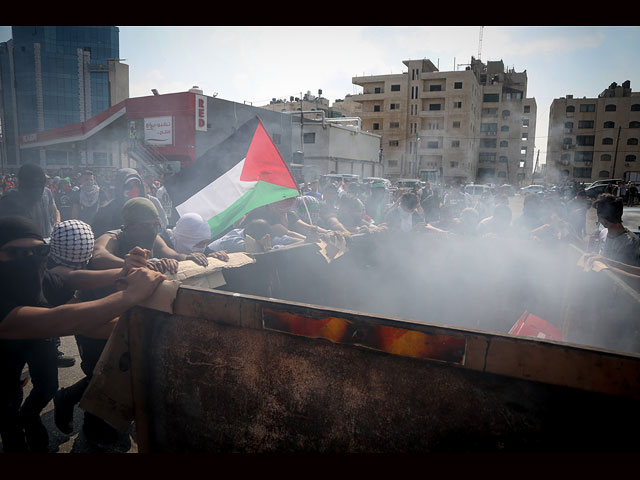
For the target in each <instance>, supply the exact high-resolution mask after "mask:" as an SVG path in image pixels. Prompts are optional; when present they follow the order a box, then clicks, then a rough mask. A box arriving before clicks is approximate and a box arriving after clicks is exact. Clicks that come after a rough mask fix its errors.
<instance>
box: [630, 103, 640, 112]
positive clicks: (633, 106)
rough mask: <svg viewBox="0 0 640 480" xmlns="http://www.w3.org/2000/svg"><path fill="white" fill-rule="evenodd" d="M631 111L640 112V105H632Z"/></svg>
mask: <svg viewBox="0 0 640 480" xmlns="http://www.w3.org/2000/svg"><path fill="white" fill-rule="evenodd" d="M631 111H632V112H640V103H634V104H633V105H631Z"/></svg>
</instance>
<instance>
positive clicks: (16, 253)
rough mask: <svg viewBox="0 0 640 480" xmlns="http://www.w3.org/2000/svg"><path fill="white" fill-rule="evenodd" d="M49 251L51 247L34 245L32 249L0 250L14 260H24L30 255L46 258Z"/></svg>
mask: <svg viewBox="0 0 640 480" xmlns="http://www.w3.org/2000/svg"><path fill="white" fill-rule="evenodd" d="M50 251H51V247H50V246H49V245H46V244H42V245H34V246H33V247H5V248H2V249H0V252H6V253H7V254H8V255H9V256H10V257H11V258H12V259H14V260H19V259H22V258H26V257H28V256H30V255H35V256H37V257H46V256H47V255H49V252H50Z"/></svg>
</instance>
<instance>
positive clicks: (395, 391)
mask: <svg viewBox="0 0 640 480" xmlns="http://www.w3.org/2000/svg"><path fill="white" fill-rule="evenodd" d="M403 241H404V242H406V240H403ZM468 241H469V240H464V242H468ZM421 242H422V243H415V241H413V240H412V241H411V245H408V244H406V243H405V244H399V243H398V242H397V240H395V241H393V242H386V241H385V240H384V239H380V238H374V237H373V236H365V237H363V238H356V239H353V240H352V241H351V243H350V245H349V250H348V251H347V252H346V253H344V254H343V255H341V256H339V257H337V258H334V259H332V260H331V261H330V262H328V261H327V259H326V258H325V257H324V256H323V255H321V254H320V253H319V251H318V250H319V249H318V247H317V245H303V246H300V247H296V248H288V249H283V250H282V251H274V252H269V253H265V254H259V255H255V259H256V261H255V262H254V263H251V264H246V265H243V266H241V267H239V268H235V269H227V270H225V271H224V277H225V280H226V285H225V286H223V287H220V288H219V289H202V288H197V287H190V286H182V287H180V288H179V289H178V290H177V294H176V297H175V300H174V302H173V305H172V309H171V311H170V312H160V311H157V310H153V309H150V308H144V307H136V308H134V309H132V310H131V311H129V312H128V313H127V314H125V315H123V316H122V317H121V319H120V321H119V322H118V326H117V328H116V331H115V332H114V334H112V336H111V338H110V340H109V342H108V345H107V348H106V349H105V352H104V354H103V356H102V358H101V360H100V363H99V365H98V367H97V368H96V373H95V375H94V378H93V380H92V383H91V385H90V387H89V388H88V390H87V392H86V394H85V397H84V398H83V400H82V402H81V407H82V408H85V409H87V410H90V411H92V412H94V413H96V414H97V415H100V416H102V417H103V418H105V419H107V420H108V421H110V422H111V423H112V424H114V425H115V426H118V427H122V428H124V427H126V426H127V425H128V424H129V423H130V422H131V421H135V423H136V432H137V441H138V449H139V451H140V452H334V453H335V452H496V451H508V452H513V451H517V452H547V451H548V452H584V451H598V452H601V451H607V452H637V451H639V450H640V440H638V439H637V435H636V434H635V432H636V431H637V430H636V429H637V427H638V426H640V425H639V424H640V418H639V414H638V412H639V411H640V410H639V408H638V407H639V406H640V403H639V402H640V388H639V387H640V355H638V354H637V353H635V352H637V350H633V349H635V348H636V345H637V342H636V339H635V337H634V335H635V333H634V332H635V331H636V326H635V323H636V322H637V319H636V318H635V316H633V317H630V316H629V315H628V314H627V316H626V317H624V318H622V317H623V316H622V315H619V317H620V318H618V319H616V320H614V321H612V322H611V324H615V325H616V330H617V332H618V334H619V335H623V337H624V338H625V339H624V340H623V341H619V340H616V338H617V337H616V338H613V336H612V335H610V334H608V336H607V335H605V336H604V337H606V338H605V340H600V337H599V336H598V335H596V333H597V331H598V329H599V328H600V330H602V328H601V327H594V325H597V324H598V322H601V321H602V318H598V317H597V316H598V315H600V314H601V313H602V312H601V311H598V312H593V311H592V310H589V309H588V308H585V305H583V304H582V303H579V307H580V308H574V307H575V306H576V301H577V300H576V299H579V298H583V297H584V296H585V293H584V289H585V288H590V285H591V284H592V283H593V282H595V284H597V286H598V287H599V290H598V291H599V292H600V293H603V294H605V295H606V294H608V293H611V292H615V291H618V290H620V284H619V283H617V282H620V280H619V279H617V278H616V277H615V276H614V275H612V274H611V273H610V272H607V271H601V272H598V273H595V272H584V271H582V270H581V269H580V268H579V267H578V266H577V264H576V260H577V259H578V258H579V257H580V254H581V252H580V251H578V250H576V249H575V248H573V247H571V246H563V247H562V248H561V249H558V250H557V251H555V252H554V253H553V254H551V253H549V252H550V251H549V249H546V250H545V249H542V250H537V251H535V252H534V253H533V254H531V253H532V252H531V251H522V249H521V246H515V244H514V246H513V247H512V250H509V249H508V247H507V245H500V246H499V247H497V248H495V249H494V250H491V249H486V248H485V249H482V245H479V244H478V242H477V241H476V240H473V241H472V243H465V244H464V245H463V244H456V245H453V244H452V242H451V240H449V241H445V242H439V241H438V240H436V239H433V238H423V239H421ZM453 243H455V242H453ZM461 246H466V247H467V248H464V249H462V250H461V249H460V248H461ZM565 247H566V248H565ZM408 251H410V252H411V258H412V259H413V260H414V261H413V262H409V263H407V261H406V256H405V257H404V259H403V257H402V255H401V254H404V255H406V252H408ZM478 251H481V252H482V254H481V255H478ZM381 252H382V255H381V254H380V253H381ZM461 252H462V253H461ZM545 252H546V253H545ZM453 254H455V255H457V257H456V258H457V260H459V261H460V262H461V263H456V262H455V261H452V258H453V257H450V255H453ZM447 258H449V261H447ZM507 258H508V259H509V262H508V263H507V262H506V259H507ZM558 262H560V263H558ZM491 265H493V270H487V273H486V275H484V276H483V275H481V272H483V271H484V270H483V269H486V268H488V267H489V266H491ZM447 266H448V267H449V268H448V269H447V268H444V269H443V268H442V267H447ZM452 266H453V267H452ZM509 269H515V270H517V271H518V272H520V273H519V274H518V275H517V276H516V277H514V276H513V275H512V274H511V273H510V272H509ZM425 271H427V272H430V273H431V274H430V275H421V272H422V273H423V272H425ZM545 271H546V272H547V274H546V275H543V276H542V277H541V276H540V275H541V272H545ZM580 273H585V276H583V277H580V276H579V274H580ZM592 274H593V275H592ZM576 275H578V278H581V279H582V280H581V282H577V281H576V280H575V276H576ZM586 277H589V279H586ZM514 278H516V279H517V281H514ZM541 278H542V279H543V280H544V281H538V282H536V279H538V280H540V279H541ZM602 285H607V288H608V290H607V288H605V287H603V286H602ZM454 286H455V287H456V288H458V289H459V291H458V292H457V293H458V294H457V295H456V296H452V295H450V294H449V295H447V291H451V290H453V289H454ZM576 288H577V289H578V290H579V292H578V293H580V295H578V294H577V293H576ZM592 297H594V298H591V297H589V298H590V301H592V302H595V301H596V299H595V297H596V295H595V294H593V295H592ZM455 299H458V301H457V302H456V301H455ZM616 301H617V302H618V305H619V306H620V305H622V306H621V307H619V308H623V311H625V312H637V307H638V305H639V304H640V302H639V301H638V295H637V292H635V291H633V290H632V289H630V290H628V291H627V290H625V291H624V294H621V295H619V297H617V300H616ZM634 302H635V303H634ZM322 305H324V306H322ZM350 305H353V307H352V308H346V307H349V306H350ZM386 310H394V311H399V312H401V314H400V315H389V314H388V312H387V311H386ZM524 310H528V311H532V312H535V313H536V314H537V315H540V316H541V317H543V318H546V319H547V320H549V321H550V322H552V323H555V324H556V326H558V327H559V328H561V329H562V331H563V335H564V338H563V341H551V340H548V339H539V338H538V339H534V338H524V337H518V336H514V335H509V334H508V333H507V332H508V330H509V328H510V327H511V326H512V325H513V323H514V322H515V321H516V320H517V318H518V317H519V316H520V314H521V313H522V311H524ZM578 311H580V312H582V314H581V315H577V312H578ZM585 312H586V313H585ZM589 312H591V313H589ZM590 315H591V316H590ZM575 332H579V334H576V333H575ZM572 339H580V340H583V342H582V343H581V344H577V343H571V342H572ZM589 342H591V345H588V344H587V343H589ZM598 342H603V343H607V342H608V343H609V344H610V345H611V346H613V347H616V346H618V345H622V346H624V347H625V348H626V349H627V351H619V350H618V349H617V348H613V349H605V348H602V346H601V345H598V344H597V343H598ZM609 348H611V347H609Z"/></svg>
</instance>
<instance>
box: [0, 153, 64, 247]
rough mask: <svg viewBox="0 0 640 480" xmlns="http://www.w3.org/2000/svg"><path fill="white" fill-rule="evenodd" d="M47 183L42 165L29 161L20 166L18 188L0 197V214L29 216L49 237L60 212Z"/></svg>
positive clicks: (43, 234)
mask: <svg viewBox="0 0 640 480" xmlns="http://www.w3.org/2000/svg"><path fill="white" fill-rule="evenodd" d="M46 183H47V179H46V175H45V173H44V170H43V169H42V167H40V165H36V164H34V163H27V164H25V165H23V166H22V167H20V170H19V171H18V189H17V190H12V191H10V192H7V193H6V194H5V195H3V196H2V197H0V216H2V217H5V216H16V215H17V216H21V217H27V218H29V219H31V220H32V221H33V222H34V223H35V225H36V228H38V231H39V232H40V234H41V235H42V237H44V238H46V237H49V235H50V234H51V229H52V228H53V225H54V224H55V223H56V221H57V220H58V215H59V213H58V210H57V209H56V206H55V202H54V199H53V194H52V193H51V190H49V189H48V188H46Z"/></svg>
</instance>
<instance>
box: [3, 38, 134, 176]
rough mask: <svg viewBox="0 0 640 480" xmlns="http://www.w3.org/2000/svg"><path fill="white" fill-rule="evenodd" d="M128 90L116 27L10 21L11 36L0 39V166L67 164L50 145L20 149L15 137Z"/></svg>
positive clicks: (83, 113)
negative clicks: (16, 23)
mask: <svg viewBox="0 0 640 480" xmlns="http://www.w3.org/2000/svg"><path fill="white" fill-rule="evenodd" d="M128 96H129V71H128V66H127V65H124V64H122V63H120V61H119V30H118V28H117V27H110V26H97V27H93V26H87V27H76V26H19V27H12V38H11V40H9V41H7V42H4V43H0V123H1V125H2V134H3V136H2V145H1V153H2V159H3V164H2V168H3V169H7V170H15V169H16V168H17V167H19V166H20V165H21V164H23V163H27V162H35V163H40V164H41V165H42V166H43V167H45V166H48V165H52V166H66V165H68V164H69V159H68V158H67V157H66V156H65V158H62V157H60V158H57V156H56V153H55V152H53V151H52V152H45V151H44V150H35V149H29V150H25V151H21V149H20V142H19V138H20V137H23V136H25V135H32V134H34V133H36V132H40V131H43V130H49V129H52V128H56V127H60V126H63V125H69V124H73V123H77V122H83V121H85V120H87V119H89V118H91V117H93V116H95V115H97V114H99V113H100V112H103V111H104V110H106V109H108V108H109V107H110V106H112V105H115V104H117V103H118V102H120V101H122V100H124V99H125V98H127V97H128Z"/></svg>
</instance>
